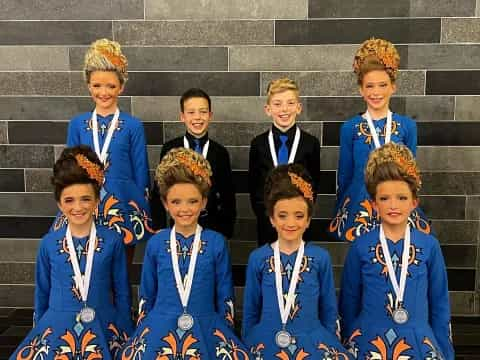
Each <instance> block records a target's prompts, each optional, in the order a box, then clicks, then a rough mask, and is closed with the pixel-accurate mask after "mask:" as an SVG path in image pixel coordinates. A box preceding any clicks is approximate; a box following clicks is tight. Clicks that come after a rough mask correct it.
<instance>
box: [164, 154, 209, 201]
mask: <svg viewBox="0 0 480 360" xmlns="http://www.w3.org/2000/svg"><path fill="white" fill-rule="evenodd" d="M211 176H212V169H211V167H210V163H209V162H208V160H207V159H205V158H204V157H203V156H202V155H201V154H199V153H197V152H195V151H193V150H191V149H186V148H183V147H182V148H174V149H172V150H170V151H169V152H168V153H167V154H166V155H165V156H164V157H163V158H162V160H161V161H160V164H158V166H157V169H156V170H155V181H156V182H157V184H158V187H159V189H160V196H161V197H162V199H164V200H165V199H166V197H167V193H168V191H169V190H170V188H171V187H172V186H173V185H175V184H182V183H183V184H193V185H195V186H196V187H197V188H198V190H199V191H200V193H201V194H202V197H204V198H206V197H207V196H208V191H209V190H210V186H211V181H210V178H211Z"/></svg>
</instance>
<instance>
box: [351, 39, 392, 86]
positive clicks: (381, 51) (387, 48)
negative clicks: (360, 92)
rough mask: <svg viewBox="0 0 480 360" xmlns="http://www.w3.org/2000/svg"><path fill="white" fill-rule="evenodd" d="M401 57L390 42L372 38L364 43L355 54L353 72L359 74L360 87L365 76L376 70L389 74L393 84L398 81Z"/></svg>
mask: <svg viewBox="0 0 480 360" xmlns="http://www.w3.org/2000/svg"><path fill="white" fill-rule="evenodd" d="M399 66H400V55H399V54H398V51H397V49H396V48H395V46H394V45H393V44H392V43H391V42H390V41H388V40H384V39H375V38H371V39H369V40H366V41H364V42H363V44H362V45H361V46H360V48H359V49H358V50H357V52H356V54H355V58H354V60H353V71H354V72H355V74H357V82H358V85H362V81H363V77H364V76H365V74H367V73H369V72H370V71H374V70H384V71H386V72H387V74H388V76H389V77H390V80H391V81H392V83H395V81H396V79H397V72H398V67H399Z"/></svg>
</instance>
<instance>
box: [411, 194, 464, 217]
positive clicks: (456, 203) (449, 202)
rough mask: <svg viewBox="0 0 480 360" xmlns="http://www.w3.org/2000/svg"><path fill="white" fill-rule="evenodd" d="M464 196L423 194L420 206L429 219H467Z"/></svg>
mask: <svg viewBox="0 0 480 360" xmlns="http://www.w3.org/2000/svg"><path fill="white" fill-rule="evenodd" d="M465 201H466V198H465V197H464V196H431V195H426V196H422V198H421V204H420V207H421V208H422V209H423V211H425V214H427V217H428V218H429V219H452V220H453V219H458V220H464V219H465Z"/></svg>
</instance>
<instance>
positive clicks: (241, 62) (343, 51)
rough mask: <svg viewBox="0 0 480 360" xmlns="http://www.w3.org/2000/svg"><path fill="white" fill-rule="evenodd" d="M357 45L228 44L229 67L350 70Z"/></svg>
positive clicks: (285, 69)
mask: <svg viewBox="0 0 480 360" xmlns="http://www.w3.org/2000/svg"><path fill="white" fill-rule="evenodd" d="M357 47H358V46H353V45H320V46H302V47H299V46H275V47H273V46H265V47H262V46H255V47H232V48H230V70H232V71H249V70H250V71H254V70H261V71H307V70H313V71H323V70H332V71H339V70H347V71H351V69H352V59H353V56H354V54H355V51H356V49H357Z"/></svg>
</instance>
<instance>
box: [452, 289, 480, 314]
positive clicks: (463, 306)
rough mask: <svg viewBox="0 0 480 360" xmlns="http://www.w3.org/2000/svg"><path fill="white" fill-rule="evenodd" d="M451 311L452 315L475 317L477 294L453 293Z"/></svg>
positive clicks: (466, 292) (467, 292)
mask: <svg viewBox="0 0 480 360" xmlns="http://www.w3.org/2000/svg"><path fill="white" fill-rule="evenodd" d="M450 309H451V312H452V315H473V314H474V313H475V293H474V292H469V291H465V292H463V291H451V292H450Z"/></svg>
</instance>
